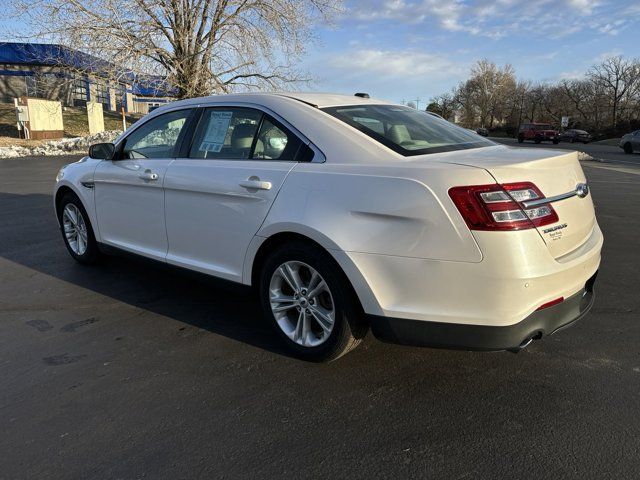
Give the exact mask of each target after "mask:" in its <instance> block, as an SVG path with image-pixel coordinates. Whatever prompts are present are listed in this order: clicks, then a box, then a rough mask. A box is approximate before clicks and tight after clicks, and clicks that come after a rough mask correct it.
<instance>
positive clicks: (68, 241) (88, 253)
mask: <svg viewBox="0 0 640 480" xmlns="http://www.w3.org/2000/svg"><path fill="white" fill-rule="evenodd" d="M58 224H59V225H60V231H61V233H62V238H63V240H64V244H65V246H66V247H67V250H68V251H69V254H70V255H71V256H72V257H73V258H74V260H76V261H77V262H80V263H84V264H90V263H95V262H96V261H97V260H98V258H99V257H100V250H99V249H98V244H97V242H96V238H95V235H94V234H93V228H92V227H91V222H90V221H89V215H87V211H86V210H85V209H84V206H83V205H82V202H81V201H80V199H79V198H78V196H77V195H76V194H75V193H71V192H68V193H66V194H65V195H64V196H63V197H62V200H61V201H60V205H59V207H58Z"/></svg>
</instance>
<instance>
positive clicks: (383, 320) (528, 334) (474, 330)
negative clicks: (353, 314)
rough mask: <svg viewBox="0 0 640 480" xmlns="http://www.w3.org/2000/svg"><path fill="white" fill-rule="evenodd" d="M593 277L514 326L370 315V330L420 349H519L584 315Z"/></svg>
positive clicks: (590, 301)
mask: <svg viewBox="0 0 640 480" xmlns="http://www.w3.org/2000/svg"><path fill="white" fill-rule="evenodd" d="M596 276H597V272H596V274H594V275H593V276H592V277H591V278H590V279H589V280H588V281H587V283H586V284H585V286H584V288H583V289H582V290H581V291H579V292H578V293H576V294H575V295H572V296H571V297H569V298H567V299H566V300H565V301H564V302H562V303H560V304H558V305H555V306H552V307H549V308H545V309H544V310H537V311H535V312H533V313H532V314H531V315H529V316H528V317H527V318H525V319H524V320H522V321H521V322H518V323H516V324H513V325H507V326H492V325H468V324H459V323H441V322H429V321H423V320H410V319H406V318H390V317H382V316H377V315H369V316H368V318H369V321H370V324H371V330H372V331H373V334H374V335H375V336H376V338H378V339H379V340H381V341H383V342H388V343H397V344H401V345H412V346H419V347H437V348H452V349H462V350H485V351H491V350H518V349H520V348H521V347H522V346H523V345H526V344H527V343H528V342H529V341H530V340H531V339H536V340H537V339H540V338H543V337H545V336H547V335H551V334H552V333H554V332H556V331H558V330H560V329H562V328H565V327H568V326H570V325H571V324H573V323H574V322H576V321H578V320H579V319H581V318H582V317H583V316H585V315H586V314H587V313H588V312H589V310H590V309H591V306H592V305H593V302H594V299H595V292H594V285H595V281H596Z"/></svg>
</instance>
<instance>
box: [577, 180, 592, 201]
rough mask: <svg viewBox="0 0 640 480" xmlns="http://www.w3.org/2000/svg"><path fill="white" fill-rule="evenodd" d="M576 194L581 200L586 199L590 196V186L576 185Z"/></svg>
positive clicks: (584, 184)
mask: <svg viewBox="0 0 640 480" xmlns="http://www.w3.org/2000/svg"><path fill="white" fill-rule="evenodd" d="M576 194H577V195H578V196H579V197H580V198H584V197H586V196H587V195H589V185H587V184H586V183H579V184H578V185H576Z"/></svg>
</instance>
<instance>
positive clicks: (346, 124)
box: [54, 93, 603, 361]
mask: <svg viewBox="0 0 640 480" xmlns="http://www.w3.org/2000/svg"><path fill="white" fill-rule="evenodd" d="M54 202H55V210H56V212H57V218H58V222H59V225H60V228H61V232H62V237H63V239H64V242H65V245H66V247H67V249H68V251H69V253H70V255H71V256H72V257H73V258H74V259H75V260H77V261H78V262H81V263H91V262H94V261H96V259H97V258H98V257H99V256H100V255H101V254H102V253H109V252H112V253H113V252H127V253H129V254H132V253H133V254H137V255H140V256H143V257H147V258H150V259H154V260H157V261H159V262H161V263H164V264H169V265H174V266H178V267H183V268H187V269H191V270H195V271H198V272H203V273H205V274H209V275H213V276H215V277H219V278H222V279H226V280H230V281H233V282H238V283H242V284H246V285H251V286H252V287H254V289H255V290H256V292H257V294H258V297H259V299H260V304H261V306H262V309H263V311H264V316H265V319H268V321H270V322H271V323H272V324H273V327H274V328H275V330H276V331H277V332H278V334H279V335H280V336H281V338H282V340H283V342H284V343H285V344H286V345H288V347H289V348H290V350H291V352H292V353H293V354H295V355H297V356H299V357H302V358H305V359H310V360H315V361H320V360H332V359H335V358H337V357H339V356H340V355H342V354H344V353H346V352H347V351H349V350H351V349H352V348H353V347H355V346H356V345H357V344H358V343H359V342H360V341H361V340H362V338H363V337H364V336H365V334H366V332H367V330H368V329H369V328H371V329H372V330H373V333H374V334H375V336H376V337H378V338H379V339H381V340H384V341H388V342H394V343H400V344H405V345H421V346H438V347H453V348H466V349H477V350H514V351H517V350H519V349H521V348H524V346H526V345H527V344H528V343H529V342H530V341H531V340H532V339H539V338H542V337H544V336H547V335H549V334H551V333H553V332H554V331H556V330H557V329H559V328H561V327H564V326H566V325H569V324H570V323H572V322H574V321H575V320H577V319H578V318H580V317H582V316H583V315H584V314H585V313H586V312H587V311H588V310H589V308H590V307H591V305H592V303H593V300H594V293H593V287H594V282H595V278H596V273H597V271H598V267H599V264H600V250H601V247H602V242H603V238H602V234H601V232H600V228H599V227H598V223H597V221H596V217H595V214H594V209H593V203H592V201H591V196H590V194H589V188H588V186H587V183H586V179H585V176H584V173H583V172H582V168H581V167H580V163H579V162H578V158H577V153H576V152H571V151H566V152H565V151H563V152H559V151H547V150H541V149H513V148H510V147H507V146H504V145H498V144H496V143H494V142H492V141H490V140H487V139H485V138H482V137H480V136H478V135H477V134H476V133H471V132H468V131H467V130H465V129H463V128H460V127H457V126H455V125H453V124H452V123H449V122H447V121H445V120H442V119H440V118H438V117H436V116H433V115H430V114H428V113H426V112H421V111H418V110H416V109H413V108H408V107H404V106H401V105H396V104H392V103H387V102H384V101H379V100H374V99H367V98H362V97H351V96H344V95H326V94H325V95H320V94H317V95H316V94H293V93H287V94H238V95H217V96H213V97H207V98H199V99H191V100H184V101H179V102H175V103H171V104H168V105H165V106H162V107H160V108H158V109H157V110H155V111H154V112H153V113H150V114H149V115H147V116H146V117H144V118H143V119H142V120H140V121H139V122H137V123H136V124H135V125H134V126H133V127H132V128H130V129H129V130H127V131H126V132H125V133H123V134H122V135H121V136H120V137H119V138H118V139H117V140H116V141H115V143H114V144H111V143H103V144H96V145H93V146H92V147H91V149H90V150H89V156H88V157H85V158H83V159H82V160H80V161H79V162H76V163H72V164H70V165H67V166H65V167H63V168H62V169H61V170H60V172H59V173H58V176H57V179H56V185H55V194H54ZM237 321H241V320H240V319H238V320H237Z"/></svg>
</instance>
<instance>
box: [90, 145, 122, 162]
mask: <svg viewBox="0 0 640 480" xmlns="http://www.w3.org/2000/svg"><path fill="white" fill-rule="evenodd" d="M115 153H116V146H115V145H114V144H113V143H95V144H93V145H91V146H90V147H89V156H90V157H91V158H94V159H96V160H111V159H112V158H113V156H114V155H115Z"/></svg>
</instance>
